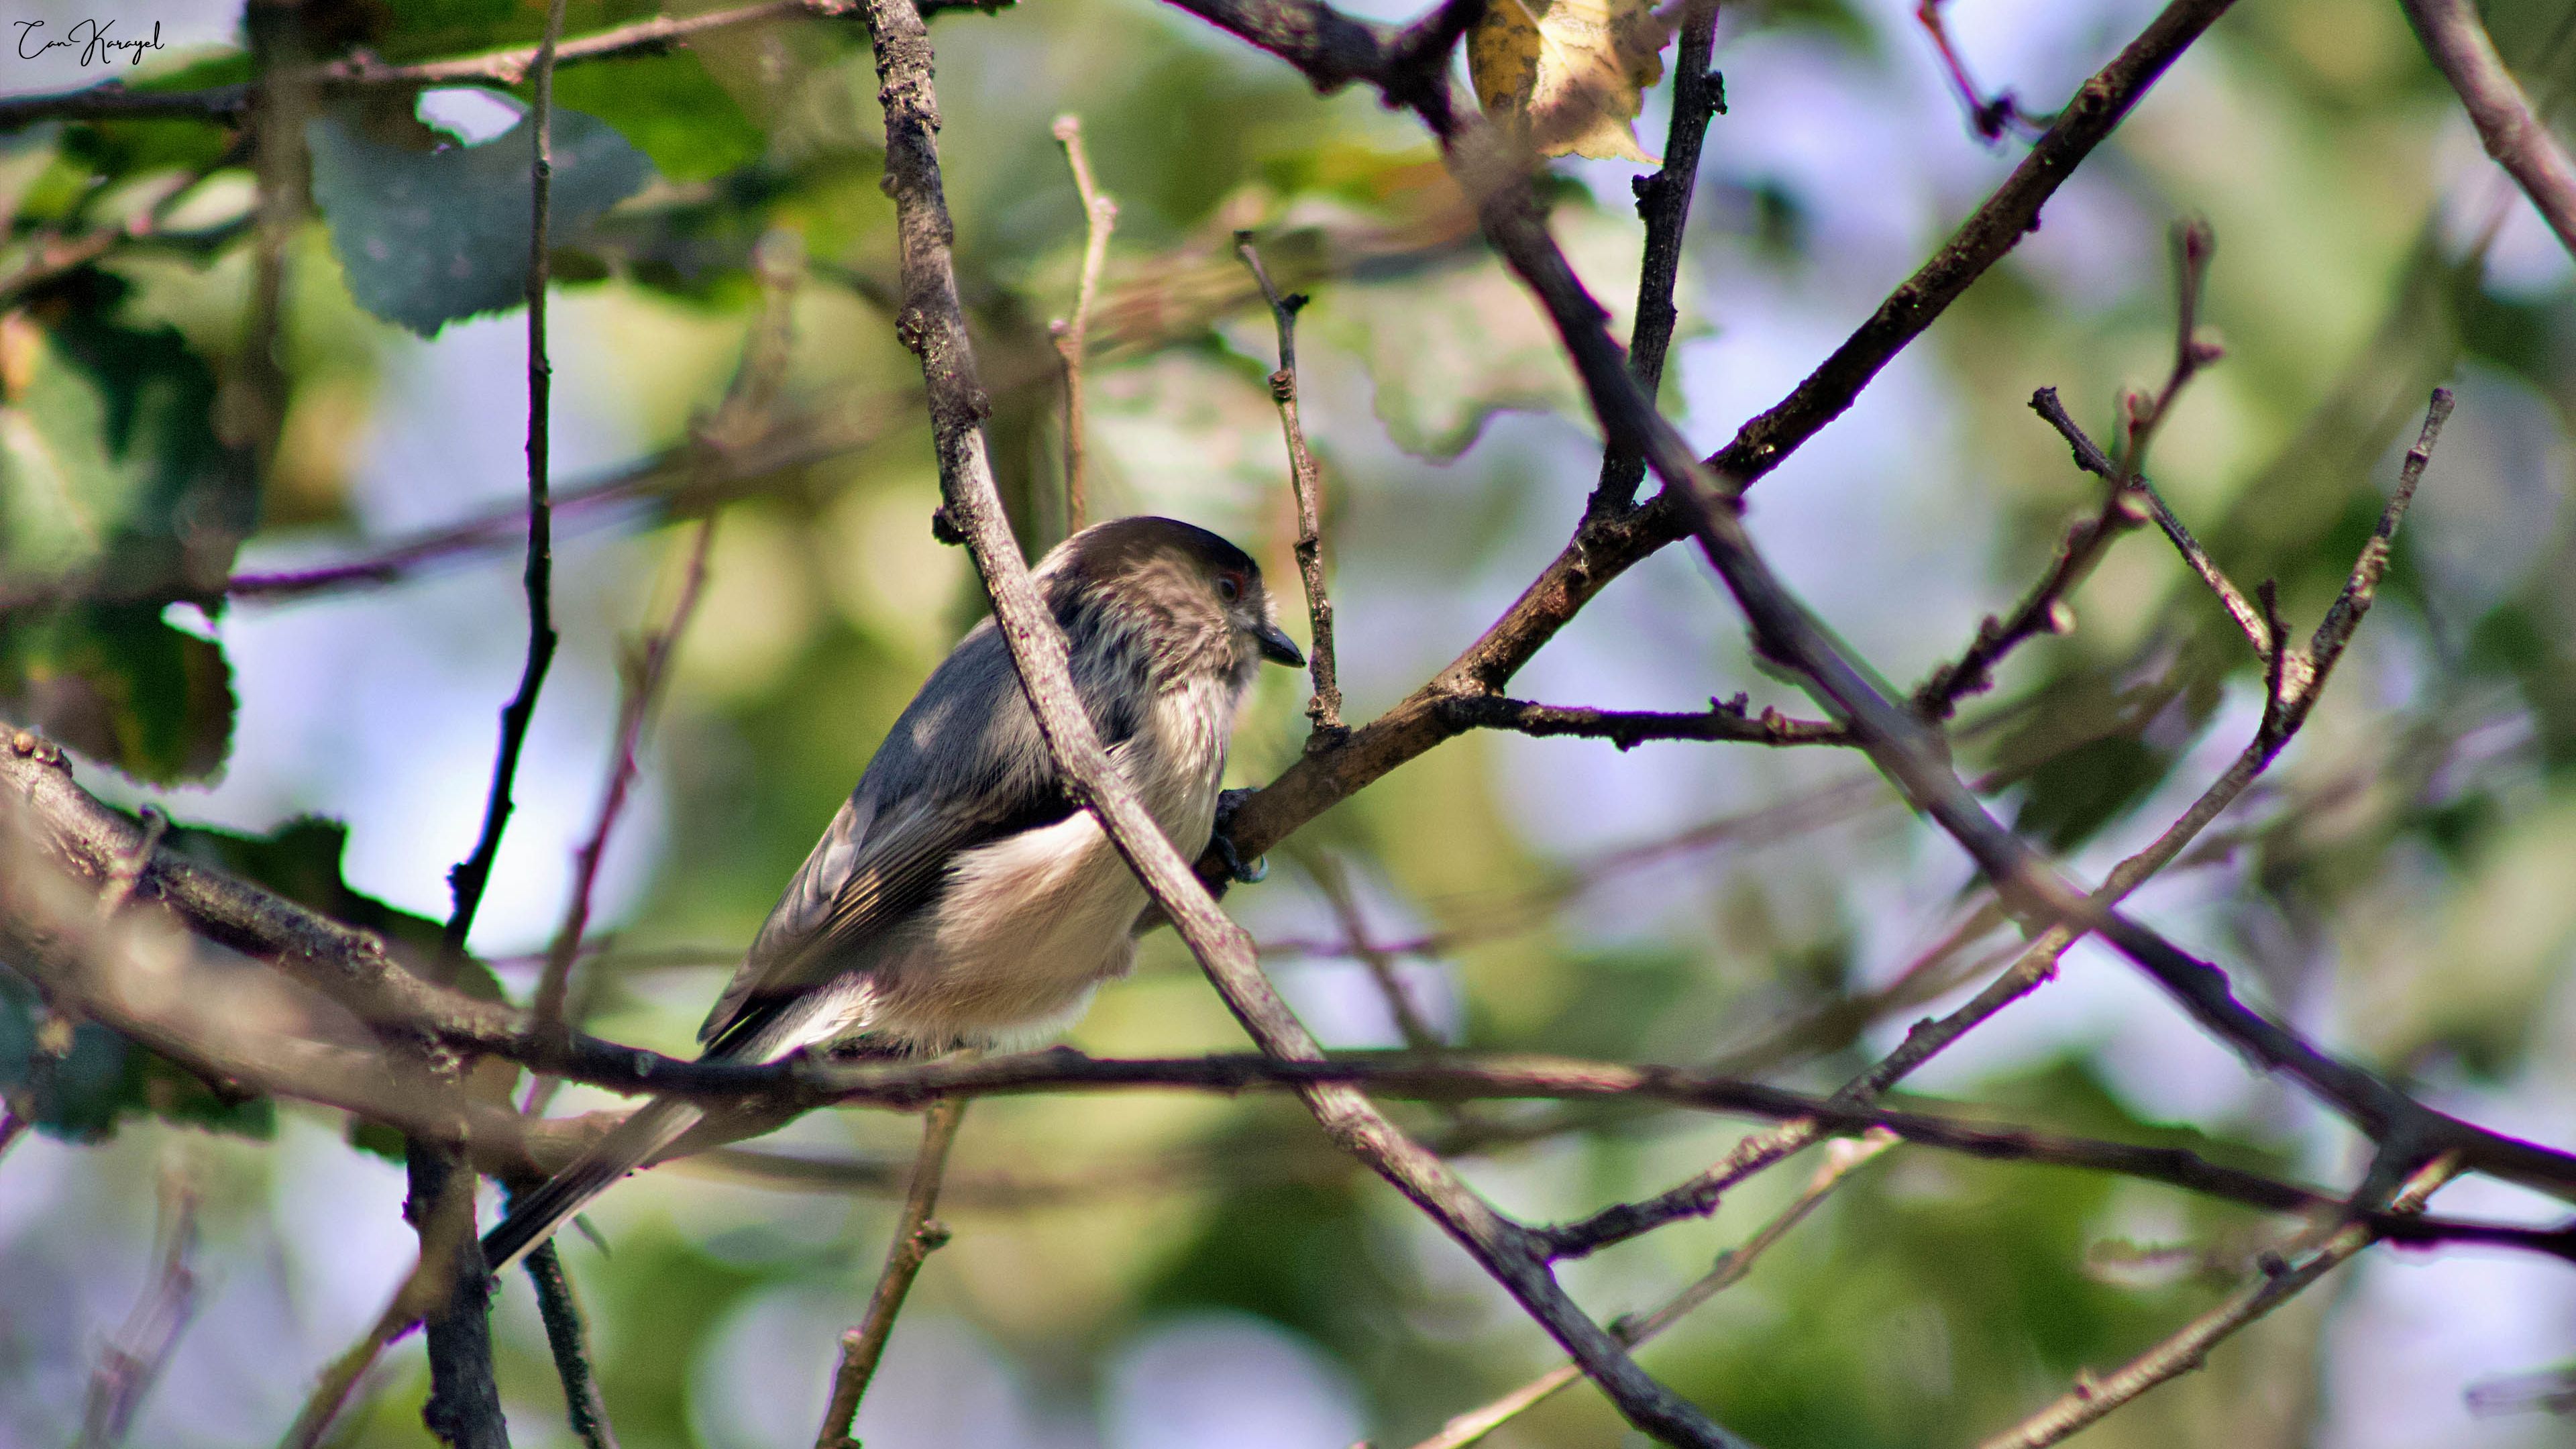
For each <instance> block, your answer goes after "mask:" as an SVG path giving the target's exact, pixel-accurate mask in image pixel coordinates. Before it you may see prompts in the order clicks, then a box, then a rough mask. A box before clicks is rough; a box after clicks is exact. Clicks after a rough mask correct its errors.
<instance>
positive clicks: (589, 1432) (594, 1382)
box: [527, 1238, 617, 1449]
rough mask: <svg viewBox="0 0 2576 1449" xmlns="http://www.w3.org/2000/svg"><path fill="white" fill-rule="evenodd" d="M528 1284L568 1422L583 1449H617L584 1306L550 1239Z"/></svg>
mask: <svg viewBox="0 0 2576 1449" xmlns="http://www.w3.org/2000/svg"><path fill="white" fill-rule="evenodd" d="M527 1269H528V1278H529V1280H530V1281H531V1282H532V1283H534V1284H535V1285H536V1290H537V1314H538V1317H539V1318H540V1319H541V1320H542V1321H543V1322H544V1323H545V1326H546V1348H547V1350H548V1352H549V1353H551V1354H552V1355H553V1357H554V1361H555V1377H557V1378H558V1379H561V1380H562V1381H563V1388H564V1416H565V1418H566V1419H567V1420H568V1421H569V1422H570V1424H571V1426H572V1436H573V1437H574V1438H576V1439H578V1440H580V1441H581V1443H582V1449H617V1432H616V1431H615V1430H614V1429H612V1428H610V1427H609V1424H608V1404H607V1401H606V1400H604V1399H602V1398H601V1397H600V1393H599V1376H598V1375H597V1374H595V1373H593V1372H592V1371H591V1367H590V1342H589V1335H588V1334H587V1333H585V1332H584V1331H583V1329H582V1322H581V1301H580V1300H579V1299H577V1298H575V1297H574V1296H573V1292H572V1280H571V1279H570V1278H568V1277H566V1276H565V1275H564V1269H563V1256H562V1255H561V1254H560V1253H558V1252H556V1251H555V1245H554V1240H553V1239H551V1238H549V1239H547V1240H546V1241H545V1242H542V1243H539V1244H538V1245H537V1246H536V1247H535V1248H534V1249H532V1250H531V1251H530V1252H529V1254H528V1257H527Z"/></svg>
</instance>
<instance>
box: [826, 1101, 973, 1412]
mask: <svg viewBox="0 0 2576 1449" xmlns="http://www.w3.org/2000/svg"><path fill="white" fill-rule="evenodd" d="M965 1115H966V1103H965V1101H964V1100H963V1099H961V1098H956V1097H950V1098H946V1099H944V1100H942V1101H939V1102H934V1103H932V1104H931V1108H930V1110H929V1111H928V1112H926V1113H924V1114H923V1116H922V1120H921V1153H920V1155H919V1156H918V1157H916V1158H914V1159H913V1164H912V1186H911V1188H910V1190H909V1191H907V1192H906V1193H905V1195H904V1201H903V1215H902V1216H901V1217H900V1218H898V1219H896V1221H895V1228H894V1241H892V1242H890V1243H888V1244H887V1245H886V1261H885V1268H884V1270H883V1271H881V1272H879V1273H878V1274H877V1286H876V1291H875V1292H874V1293H872V1294H870V1295H869V1297H868V1309H867V1313H866V1316H864V1317H862V1318H861V1319H860V1320H859V1325H858V1327H856V1328H853V1329H851V1330H850V1331H849V1332H847V1333H844V1334H842V1335H841V1366H840V1368H839V1369H838V1370H836V1371H835V1372H834V1373H833V1375H832V1402H831V1403H830V1405H829V1406H828V1407H826V1408H825V1409H824V1411H823V1429H822V1432H821V1433H820V1434H818V1435H816V1436H815V1439H814V1449H856V1446H857V1442H858V1441H856V1440H854V1439H852V1438H851V1437H850V1426H851V1425H852V1424H853V1423H855V1422H856V1421H857V1419H858V1416H859V1400H860V1399H861V1398H863V1397H865V1396H866V1394H867V1391H868V1383H869V1381H870V1380H872V1379H874V1378H875V1377H876V1373H877V1364H878V1363H879V1362H880V1361H882V1360H883V1359H884V1358H885V1349H886V1342H887V1340H889V1339H891V1338H893V1337H894V1320H895V1315H896V1314H898V1313H901V1312H903V1300H904V1299H905V1298H906V1297H907V1296H909V1295H910V1294H911V1292H912V1280H913V1279H914V1278H916V1277H919V1276H920V1274H921V1265H922V1264H923V1263H924V1262H925V1261H927V1260H928V1259H929V1257H930V1255H931V1254H932V1253H934V1252H937V1251H938V1250H939V1249H941V1248H942V1247H945V1246H947V1243H948V1229H947V1227H946V1225H944V1224H942V1223H941V1222H940V1221H939V1220H938V1219H936V1218H934V1217H932V1216H931V1214H932V1213H935V1212H937V1211H939V1181H940V1178H941V1177H942V1176H943V1175H945V1174H946V1173H947V1171H948V1149H949V1148H950V1147H951V1146H952V1145H954V1144H955V1143H956V1141H957V1124H958V1122H959V1121H960V1120H961V1119H963V1118H964V1117H965Z"/></svg>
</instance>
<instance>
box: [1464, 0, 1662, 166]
mask: <svg viewBox="0 0 2576 1449" xmlns="http://www.w3.org/2000/svg"><path fill="white" fill-rule="evenodd" d="M1672 31H1673V27H1672V22H1671V20H1669V19H1668V18H1666V17H1664V16H1661V15H1657V14H1656V13H1655V12H1654V11H1652V10H1650V9H1648V8H1647V0H1492V3H1491V4H1488V5H1487V6H1486V7H1485V18H1484V19H1482V20H1480V21H1478V22H1477V23H1476V28H1475V29H1474V30H1472V31H1470V32H1468V35H1467V73H1468V75H1469V76H1470V77H1471V78H1472V79H1473V80H1474V81H1475V85H1476V99H1477V101H1478V102H1479V103H1481V104H1482V105H1483V106H1484V108H1485V114H1486V115H1487V116H1488V117H1490V118H1492V120H1493V122H1494V124H1496V125H1498V126H1500V127H1502V128H1503V129H1504V130H1505V131H1506V132H1509V133H1510V134H1511V135H1513V136H1514V137H1515V138H1516V139H1518V140H1520V141H1522V142H1523V143H1524V144H1526V145H1528V146H1529V147H1531V148H1532V149H1533V150H1535V151H1536V152H1537V153H1538V154H1539V155H1542V156H1568V155H1572V156H1592V157H1597V158H1599V159H1602V160H1615V161H1636V162H1640V163H1642V164H1644V165H1648V166H1652V165H1655V164H1657V163H1656V160H1655V158H1654V157H1652V156H1649V155H1647V154H1646V153H1645V151H1644V150H1642V149H1641V148H1639V146H1638V145H1637V137H1636V133H1635V132H1634V131H1633V130H1632V129H1630V127H1631V124H1632V123H1633V122H1634V121H1635V120H1636V119H1637V111H1638V108H1639V107H1640V106H1641V105H1643V104H1644V97H1645V90H1646V87H1648V86H1650V85H1653V84H1654V83H1655V82H1656V81H1657V80H1658V79H1660V78H1661V77H1662V75H1663V73H1664V61H1663V49H1664V42H1665V41H1666V40H1668V39H1670V38H1671V36H1672Z"/></svg>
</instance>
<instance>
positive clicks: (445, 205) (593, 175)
mask: <svg viewBox="0 0 2576 1449" xmlns="http://www.w3.org/2000/svg"><path fill="white" fill-rule="evenodd" d="M363 122H364V113H363V112H361V111H360V110H358V109H356V108H353V107H348V106H342V107H337V108H334V109H333V110H332V111H330V112H329V113H326V114H324V115H319V116H316V117H314V118H313V119H312V120H310V121H308V122H306V123H305V140H306V143H307V145H308V146H309V147H310V148H311V150H312V153H313V199H314V202H315V204H316V205H318V206H319V207H320V208H321V210H322V214H323V217H324V219H325V220H326V221H328V222H329V224H330V229H331V250H332V252H333V253H334V254H335V255H337V256H338V257H339V259H340V265H341V268H342V270H343V272H344V274H345V275H346V276H347V277H348V281H349V291H350V294H351V295H353V296H354V297H356V298H357V300H358V304H359V305H360V306H362V307H365V308H366V309H367V310H368V311H370V312H373V313H375V314H376V315H377V316H379V317H382V318H384V319H385V320H386V321H389V322H394V323H399V324H400V325H402V326H404V327H408V328H410V329H411V330H412V331H414V332H417V333H419V334H420V335H422V336H424V337H427V336H429V335H431V334H432V333H435V332H436V331H438V329H439V328H440V327H442V326H445V325H446V324H447V323H449V322H453V321H455V320H456V319H458V318H460V317H470V316H473V315H474V314H476V313H478V312H495V311H500V310H502V309H504V308H508V307H512V306H516V305H517V304H518V303H519V301H520V300H521V298H522V296H523V294H524V293H525V291H526V287H527V274H528V229H529V224H530V221H531V219H532V216H533V204H532V200H531V194H530V183H529V167H530V164H531V155H530V147H529V141H528V133H527V125H526V123H525V122H524V121H522V122H521V123H520V124H519V125H516V126H513V127H511V128H510V129H509V130H508V131H506V132H503V133H502V134H501V135H499V136H496V137H494V138H493V139H491V140H490V141H487V142H484V143H483V144H481V145H477V146H440V147H438V148H437V149H434V150H429V151H420V150H415V149H412V148H411V147H408V146H402V145H395V144H390V143H388V142H386V141H383V140H380V139H378V138H377V137H376V136H375V135H374V134H372V133H371V132H370V130H369V129H368V128H367V127H366V126H365V125H364V124H363ZM553 149H554V186H553V195H552V200H551V202H550V204H549V211H548V218H547V227H546V236H547V240H548V242H549V243H550V244H551V245H557V246H559V245H561V244H562V243H563V241H564V239H565V238H566V237H569V236H572V235H575V234H577V233H579V232H581V231H582V230H583V229H584V228H585V227H587V226H588V225H589V224H590V223H591V222H592V221H593V220H595V219H597V218H598V216H599V215H600V214H601V213H602V212H605V211H607V210H608V209H609V208H610V207H612V206H614V205H616V204H617V203H618V202H620V201H623V200H625V199H626V198H627V197H629V196H632V195H634V194H635V193H636V192H637V191H639V190H641V189H642V188H643V186H644V183H645V182H646V181H647V180H648V179H650V177H651V176H652V169H653V168H652V163H650V162H648V161H647V160H645V158H644V154H643V153H642V152H640V151H638V150H636V149H635V148H634V147H633V146H631V145H629V144H628V143H627V141H626V138H625V137H623V136H621V135H619V134H618V133H617V131H616V129H615V128H614V127H612V126H610V125H609V124H608V123H607V122H605V121H602V120H600V119H599V118H598V117H596V116H590V115H585V114H583V113H581V112H579V111H571V110H564V109H560V108H558V109H557V110H556V111H555V113H554V126H553Z"/></svg>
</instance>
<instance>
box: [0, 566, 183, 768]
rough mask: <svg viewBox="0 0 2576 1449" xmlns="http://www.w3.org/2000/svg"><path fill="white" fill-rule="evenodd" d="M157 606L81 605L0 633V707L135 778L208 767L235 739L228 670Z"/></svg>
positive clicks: (26, 722)
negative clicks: (171, 621)
mask: <svg viewBox="0 0 2576 1449" xmlns="http://www.w3.org/2000/svg"><path fill="white" fill-rule="evenodd" d="M161 613H162V610H161V606H160V605H158V604H81V605H77V606H74V607H71V608H67V609H62V610H59V611H56V612H54V613H51V614H49V615H45V616H42V617H39V618H36V619H33V620H31V621H29V622H27V623H24V624H22V625H20V626H19V627H17V628H14V629H11V630H9V631H8V632H7V633H6V634H0V713H5V714H7V715H8V716H9V717H11V718H13V719H16V720H19V721H21V722H23V723H25V724H28V725H30V726H32V727H34V728H35V729H38V730H40V731H42V732H44V733H45V734H47V735H49V736H51V737H52V738H53V739H55V740H56V741H58V742H59V743H61V744H64V745H67V746H69V747H71V748H72V749H75V750H78V751H80V752H81V753H82V754H84V755H88V756H90V757H91V758H93V759H97V760H102V761H105V762H106V763H108V764H110V765H113V766H115V767H116V768H117V769H120V770H122V771H124V772H125V773H127V774H129V775H132V776H134V777H135V778H137V779H141V780H150V781H153V782H156V783H163V784H166V783H169V782H172V781H177V780H194V779H203V778H204V777H206V776H208V775H211V774H213V773H214V772H215V770H216V769H217V768H218V767H220V766H221V765H222V764H223V762H224V755H225V753H226V752H227V750H228V749H229V748H230V746H231V743H232V728H233V710H234V700H233V688H232V669H231V666H230V665H228V664H227V663H225V661H224V651H223V649H222V647H221V646H219V645H217V644H215V643H214V642H213V641H212V640H208V639H201V638H199V637H197V636H196V635H194V634H191V633H188V632H187V631H185V630H183V629H177V628H173V627H172V626H171V625H169V624H168V623H165V622H163V620H162V617H161Z"/></svg>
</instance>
